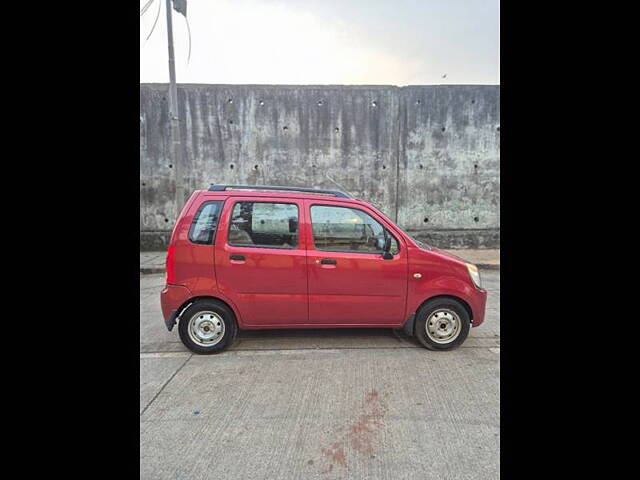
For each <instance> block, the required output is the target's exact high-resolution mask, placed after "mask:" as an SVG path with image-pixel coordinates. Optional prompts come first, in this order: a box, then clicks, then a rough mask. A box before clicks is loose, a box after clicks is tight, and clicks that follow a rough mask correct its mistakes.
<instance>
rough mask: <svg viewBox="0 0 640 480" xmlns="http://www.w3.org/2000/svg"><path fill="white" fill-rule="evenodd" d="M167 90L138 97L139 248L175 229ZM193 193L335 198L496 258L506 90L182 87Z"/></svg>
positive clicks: (437, 240)
mask: <svg viewBox="0 0 640 480" xmlns="http://www.w3.org/2000/svg"><path fill="white" fill-rule="evenodd" d="M167 96H168V87H167V85H165V84H142V85H140V232H141V248H143V249H155V248H164V245H165V244H166V239H167V232H168V231H169V230H170V229H171V227H172V224H173V221H174V220H175V217H176V214H177V212H176V208H175V204H174V192H175V181H174V170H173V165H172V164H171V159H170V158H169V138H170V137H169V121H168V120H169V119H168V102H167ZM178 96H179V105H180V119H181V128H182V132H181V134H182V145H183V157H184V159H185V167H184V170H183V172H184V181H185V186H186V188H185V190H186V191H187V192H190V191H191V190H194V189H197V188H206V187H207V186H208V185H209V184H210V183H230V184H267V185H268V184H275V185H294V186H313V187H324V188H332V189H336V188H338V187H337V186H336V185H335V184H334V183H332V181H331V180H330V178H332V179H333V180H335V181H336V182H338V183H339V184H341V185H342V186H343V187H344V188H345V189H346V190H348V191H349V192H351V193H352V194H354V195H356V196H358V197H360V198H364V199H366V200H368V201H371V202H372V203H374V204H376V205H378V206H379V207H380V208H381V209H382V210H383V211H384V212H385V213H387V214H388V215H389V216H390V217H392V218H394V219H397V221H398V223H399V225H400V226H401V227H403V228H405V229H407V230H409V231H417V232H419V236H421V237H423V238H425V239H427V241H430V242H431V243H433V244H435V245H437V246H442V247H465V246H466V247H476V248H477V247H480V248H482V247H496V246H499V238H500V236H499V228H500V87H499V86H478V85H476V86H466V85H459V86H458V85H456V86H411V87H393V86H270V85H180V86H179V87H178Z"/></svg>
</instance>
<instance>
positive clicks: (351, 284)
mask: <svg viewBox="0 0 640 480" xmlns="http://www.w3.org/2000/svg"><path fill="white" fill-rule="evenodd" d="M305 212H306V215H307V218H308V219H309V224H310V227H311V228H308V229H307V241H308V247H307V266H308V271H309V322H310V323H312V324H317V325H361V326H365V325H370V326H397V325H399V324H401V323H403V322H404V319H405V308H406V298H407V250H406V247H405V246H404V245H403V244H401V243H400V242H401V240H399V238H400V237H399V236H398V235H395V236H394V235H393V234H392V232H391V231H390V229H389V228H388V227H387V226H385V222H384V220H383V219H382V218H381V217H380V216H378V215H377V214H376V213H375V211H373V210H371V209H367V208H365V207H362V206H359V205H358V206H345V205H344V204H340V203H338V202H331V201H326V202H320V201H311V200H305ZM388 234H390V235H392V253H393V254H394V255H393V258H392V259H389V260H385V259H384V258H383V257H382V253H383V252H382V249H383V245H384V238H385V235H388Z"/></svg>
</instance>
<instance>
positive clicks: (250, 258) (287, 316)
mask: <svg viewBox="0 0 640 480" xmlns="http://www.w3.org/2000/svg"><path fill="white" fill-rule="evenodd" d="M302 206H303V205H302V202H301V201H295V200H286V201H283V200H282V199H278V198H270V197H260V198H251V197H235V198H234V197H232V198H229V199H227V201H226V202H225V206H224V211H223V215H222V219H223V221H221V224H220V227H219V231H218V235H219V237H218V238H217V239H216V255H215V256H216V258H215V263H216V278H217V281H218V288H219V289H220V290H221V291H222V293H224V294H225V295H227V296H228V297H229V298H231V300H232V301H233V302H234V303H235V304H236V306H237V308H238V310H239V311H240V315H241V316H242V320H243V323H244V324H245V326H249V327H251V326H255V327H262V328H265V327H269V326H273V327H277V326H282V325H290V324H296V323H297V324H304V323H307V321H308V296H307V265H306V250H305V245H304V239H303V238H301V236H300V232H299V226H300V225H303V224H304V222H302V221H301V217H302V215H303V212H302ZM220 229H221V230H222V231H220Z"/></svg>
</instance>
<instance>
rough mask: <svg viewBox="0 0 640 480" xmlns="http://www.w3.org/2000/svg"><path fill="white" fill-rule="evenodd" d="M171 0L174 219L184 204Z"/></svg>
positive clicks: (170, 100)
mask: <svg viewBox="0 0 640 480" xmlns="http://www.w3.org/2000/svg"><path fill="white" fill-rule="evenodd" d="M171 1H172V0H166V2H167V37H168V43H169V82H170V83H169V119H170V122H171V152H172V155H173V169H174V171H175V179H176V199H175V202H176V218H177V216H178V215H179V214H180V210H182V206H183V204H184V201H185V198H184V185H183V183H182V167H183V163H182V148H181V146H180V119H179V118H178V87H177V86H176V66H175V61H174V54H173V23H172V14H173V12H172V10H173V8H172V5H171Z"/></svg>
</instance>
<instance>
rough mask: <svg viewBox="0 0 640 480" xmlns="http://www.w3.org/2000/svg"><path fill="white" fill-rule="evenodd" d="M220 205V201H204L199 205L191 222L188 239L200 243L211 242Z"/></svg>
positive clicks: (206, 243)
mask: <svg viewBox="0 0 640 480" xmlns="http://www.w3.org/2000/svg"><path fill="white" fill-rule="evenodd" d="M221 206H222V202H205V203H203V204H202V205H201V206H200V208H199V209H198V211H197V213H196V214H195V215H194V216H193V221H192V222H191V228H190V229H189V240H191V241H192V242H193V243H199V244H201V245H212V244H213V241H214V238H215V235H216V228H217V227H218V219H219V217H220V207H221Z"/></svg>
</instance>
